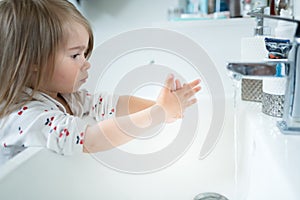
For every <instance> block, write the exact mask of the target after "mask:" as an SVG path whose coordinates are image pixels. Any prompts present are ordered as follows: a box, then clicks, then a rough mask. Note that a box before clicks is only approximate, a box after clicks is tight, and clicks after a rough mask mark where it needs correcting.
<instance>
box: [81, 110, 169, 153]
mask: <svg viewBox="0 0 300 200" xmlns="http://www.w3.org/2000/svg"><path fill="white" fill-rule="evenodd" d="M164 122H165V114H164V110H163V109H162V108H161V107H160V106H158V105H153V106H151V107H149V108H147V109H144V110H142V111H139V112H135V113H133V114H130V115H127V116H123V117H116V118H112V119H108V120H104V121H101V122H99V123H98V124H95V125H93V126H89V127H88V128H87V129H86V133H85V138H84V152H90V153H93V152H99V151H103V150H108V149H111V148H113V147H116V146H119V145H121V144H124V143H126V142H128V141H130V140H132V139H134V138H135V137H139V136H140V135H141V134H142V133H147V132H149V131H150V130H151V129H152V130H153V129H154V128H155V127H157V126H158V125H162V124H163V123H164Z"/></svg>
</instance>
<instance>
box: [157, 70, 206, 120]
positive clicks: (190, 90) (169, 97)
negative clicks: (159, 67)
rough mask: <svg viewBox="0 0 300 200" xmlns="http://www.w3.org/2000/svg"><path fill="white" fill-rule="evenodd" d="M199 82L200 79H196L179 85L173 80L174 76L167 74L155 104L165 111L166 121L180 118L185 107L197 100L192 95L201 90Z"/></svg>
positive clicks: (178, 82)
mask: <svg viewBox="0 0 300 200" xmlns="http://www.w3.org/2000/svg"><path fill="white" fill-rule="evenodd" d="M199 83H200V80H199V79H197V80H194V81H192V82H190V83H188V84H183V85H181V83H180V81H179V80H174V76H173V75H169V77H168V78H167V79H166V83H165V87H164V88H163V89H162V90H161V92H160V95H159V96H158V98H157V104H158V105H159V106H161V107H162V108H163V109H164V111H165V117H166V122H172V121H175V120H176V119H178V118H182V117H183V113H184V111H185V109H186V108H187V107H189V106H191V105H193V104H194V103H196V102H197V99H196V98H192V97H193V96H194V94H195V93H197V92H199V91H200V90H201V87H200V86H199Z"/></svg>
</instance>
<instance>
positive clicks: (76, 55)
mask: <svg viewBox="0 0 300 200" xmlns="http://www.w3.org/2000/svg"><path fill="white" fill-rule="evenodd" d="M78 56H80V54H79V53H77V54H74V55H72V56H71V57H72V58H73V59H75V58H77V57H78Z"/></svg>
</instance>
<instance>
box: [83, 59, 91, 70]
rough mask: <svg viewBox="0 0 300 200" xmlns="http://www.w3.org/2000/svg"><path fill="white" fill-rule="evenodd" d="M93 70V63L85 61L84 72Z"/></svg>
mask: <svg viewBox="0 0 300 200" xmlns="http://www.w3.org/2000/svg"><path fill="white" fill-rule="evenodd" d="M90 68H91V63H90V62H89V61H87V60H86V61H85V62H84V63H83V70H88V69H90Z"/></svg>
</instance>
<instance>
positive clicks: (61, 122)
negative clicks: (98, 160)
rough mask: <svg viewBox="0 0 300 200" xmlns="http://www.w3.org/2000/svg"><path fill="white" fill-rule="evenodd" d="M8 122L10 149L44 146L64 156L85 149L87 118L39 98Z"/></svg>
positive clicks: (11, 117)
mask: <svg viewBox="0 0 300 200" xmlns="http://www.w3.org/2000/svg"><path fill="white" fill-rule="evenodd" d="M6 123H7V126H6V129H7V130H6V131H8V132H9V135H8V137H6V138H5V146H6V147H7V148H11V149H13V148H15V147H19V146H23V147H25V148H26V147H33V146H44V147H47V148H48V149H50V150H53V151H54V152H56V153H58V154H61V155H71V154H73V153H74V152H79V151H80V152H82V145H83V142H84V133H85V130H86V128H87V126H88V123H87V122H86V121H85V120H83V119H81V118H79V117H76V116H72V115H69V114H65V113H64V112H63V111H61V110H59V109H58V108H53V107H51V106H48V105H45V104H44V103H42V102H38V101H33V102H30V103H29V104H27V105H26V106H23V107H22V108H21V109H20V110H19V111H17V112H14V113H12V114H11V115H10V117H9V118H8V119H7V121H6Z"/></svg>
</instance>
